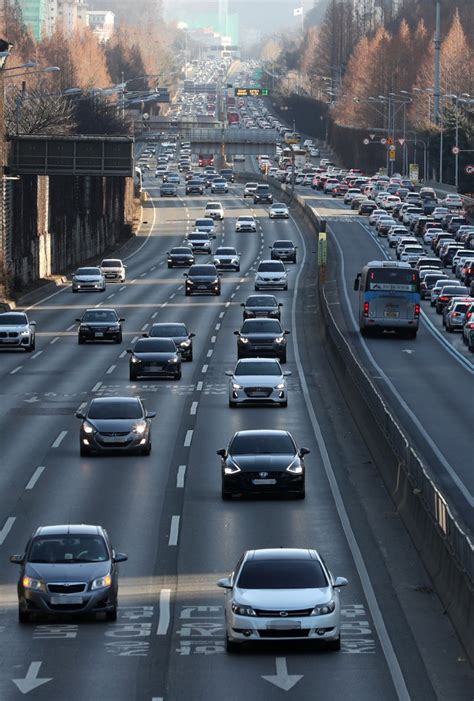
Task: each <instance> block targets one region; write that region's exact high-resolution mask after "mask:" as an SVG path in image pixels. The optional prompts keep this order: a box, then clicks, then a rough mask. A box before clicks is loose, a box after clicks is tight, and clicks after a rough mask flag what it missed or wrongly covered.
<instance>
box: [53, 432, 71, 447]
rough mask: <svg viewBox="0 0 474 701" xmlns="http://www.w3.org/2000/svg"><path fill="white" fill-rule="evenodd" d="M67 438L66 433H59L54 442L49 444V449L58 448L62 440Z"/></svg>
mask: <svg viewBox="0 0 474 701" xmlns="http://www.w3.org/2000/svg"><path fill="white" fill-rule="evenodd" d="M66 436H67V431H61V433H60V434H59V435H58V437H57V438H56V440H55V441H54V442H53V443H52V444H51V448H59V446H60V445H61V443H62V442H63V440H64V439H65V438H66Z"/></svg>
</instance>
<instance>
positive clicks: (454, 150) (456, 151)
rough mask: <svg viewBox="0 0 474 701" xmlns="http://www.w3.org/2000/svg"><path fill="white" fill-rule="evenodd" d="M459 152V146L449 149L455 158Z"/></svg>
mask: <svg viewBox="0 0 474 701" xmlns="http://www.w3.org/2000/svg"><path fill="white" fill-rule="evenodd" d="M460 150H461V149H460V148H459V146H453V148H452V149H451V153H454V155H455V156H457V155H458V153H459V151H460Z"/></svg>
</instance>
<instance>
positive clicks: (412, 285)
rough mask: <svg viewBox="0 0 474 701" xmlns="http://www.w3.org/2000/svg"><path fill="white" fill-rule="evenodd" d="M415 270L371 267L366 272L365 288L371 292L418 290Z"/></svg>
mask: <svg viewBox="0 0 474 701" xmlns="http://www.w3.org/2000/svg"><path fill="white" fill-rule="evenodd" d="M419 289H420V281H419V277H418V271H417V270H408V269H400V268H373V269H372V270H369V272H368V274H367V284H366V290H367V291H371V292H379V291H380V292H382V291H400V292H419Z"/></svg>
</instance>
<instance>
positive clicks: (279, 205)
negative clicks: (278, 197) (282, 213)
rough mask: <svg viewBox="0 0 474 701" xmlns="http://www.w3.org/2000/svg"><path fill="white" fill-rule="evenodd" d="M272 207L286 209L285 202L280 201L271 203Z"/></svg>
mask: <svg viewBox="0 0 474 701" xmlns="http://www.w3.org/2000/svg"><path fill="white" fill-rule="evenodd" d="M271 208H272V209H286V204H283V203H282V202H275V204H272V207H271Z"/></svg>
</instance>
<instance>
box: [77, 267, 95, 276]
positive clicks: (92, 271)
mask: <svg viewBox="0 0 474 701" xmlns="http://www.w3.org/2000/svg"><path fill="white" fill-rule="evenodd" d="M76 275H100V270H99V268H78V269H77V270H76Z"/></svg>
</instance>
